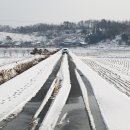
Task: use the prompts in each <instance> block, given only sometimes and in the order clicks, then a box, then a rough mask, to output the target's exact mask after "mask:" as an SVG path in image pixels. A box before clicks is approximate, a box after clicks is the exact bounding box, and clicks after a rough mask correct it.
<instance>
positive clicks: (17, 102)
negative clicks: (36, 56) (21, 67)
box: [0, 51, 61, 121]
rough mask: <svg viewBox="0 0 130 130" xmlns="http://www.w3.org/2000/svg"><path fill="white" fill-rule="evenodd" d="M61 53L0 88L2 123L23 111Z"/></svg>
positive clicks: (0, 115) (0, 117) (0, 116)
mask: <svg viewBox="0 0 130 130" xmlns="http://www.w3.org/2000/svg"><path fill="white" fill-rule="evenodd" d="M60 57H61V51H60V52H57V53H56V54H54V55H52V56H50V57H49V58H47V59H46V60H44V61H42V62H40V63H39V64H37V65H35V66H33V67H32V68H30V69H28V70H27V71H25V72H23V73H22V74H20V75H18V76H16V77H15V78H13V79H11V80H9V81H7V82H6V83H4V84H2V85H1V86H0V121H1V120H3V119H5V118H6V117H8V116H9V115H10V114H12V113H15V112H16V111H17V110H18V109H21V108H22V107H23V106H24V105H25V104H26V103H27V102H28V101H29V100H30V99H31V98H32V97H33V96H35V94H36V93H37V92H38V90H39V89H40V88H41V87H42V86H43V84H44V83H45V81H46V80H47V78H48V77H49V75H50V74H51V72H52V70H53V68H54V66H55V65H56V63H57V62H58V60H59V59H60Z"/></svg>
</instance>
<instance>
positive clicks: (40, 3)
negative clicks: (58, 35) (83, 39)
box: [0, 0, 130, 26]
mask: <svg viewBox="0 0 130 130" xmlns="http://www.w3.org/2000/svg"><path fill="white" fill-rule="evenodd" d="M103 18H105V19H111V20H130V0H0V24H6V25H7V24H8V25H13V26H17V25H28V24H35V23H61V22H63V21H73V22H77V21H80V20H88V19H103Z"/></svg>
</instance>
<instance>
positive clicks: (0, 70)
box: [0, 55, 48, 84]
mask: <svg viewBox="0 0 130 130" xmlns="http://www.w3.org/2000/svg"><path fill="white" fill-rule="evenodd" d="M47 57H48V56H45V55H37V56H34V57H32V58H28V59H25V60H21V61H18V62H14V63H12V64H8V65H4V66H2V67H0V84H2V83H4V82H6V81H8V80H10V79H11V78H13V77H15V76H17V75H18V74H21V73H22V72H24V71H26V70H27V69H29V68H31V67H32V66H34V65H36V64H38V63H39V62H40V61H42V60H44V59H45V58H47Z"/></svg>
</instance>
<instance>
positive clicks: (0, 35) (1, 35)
mask: <svg viewBox="0 0 130 130" xmlns="http://www.w3.org/2000/svg"><path fill="white" fill-rule="evenodd" d="M7 36H10V37H11V38H12V40H13V41H29V42H30V41H32V42H33V41H36V40H38V39H37V38H36V37H35V36H33V35H27V34H18V33H8V32H0V41H5V40H6V37H7Z"/></svg>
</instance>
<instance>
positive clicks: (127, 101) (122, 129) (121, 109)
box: [70, 53, 130, 130]
mask: <svg viewBox="0 0 130 130" xmlns="http://www.w3.org/2000/svg"><path fill="white" fill-rule="evenodd" d="M70 54H71V56H72V58H73V60H74V62H75V64H76V67H77V68H78V69H79V70H80V71H81V72H82V73H83V74H84V75H85V76H86V77H87V79H88V80H89V82H90V83H91V85H92V88H93V91H94V94H95V96H96V99H97V102H98V104H99V108H100V110H101V113H102V115H103V118H104V121H105V123H106V126H107V127H108V129H109V130H130V98H129V97H128V96H126V95H125V94H123V93H121V92H120V91H119V90H118V89H116V88H115V87H114V86H113V85H112V84H109V83H108V82H107V81H106V80H104V79H103V78H101V77H100V76H99V75H98V74H97V73H96V72H94V71H93V70H92V69H90V68H89V67H88V66H87V65H86V64H85V63H83V62H82V61H81V60H80V59H79V58H78V57H77V56H75V55H74V54H73V53H70Z"/></svg>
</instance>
